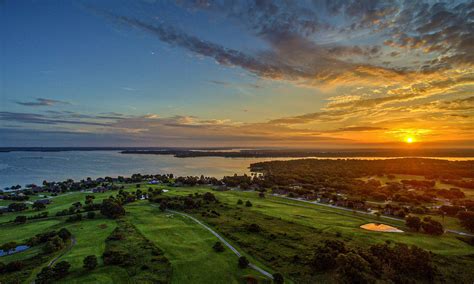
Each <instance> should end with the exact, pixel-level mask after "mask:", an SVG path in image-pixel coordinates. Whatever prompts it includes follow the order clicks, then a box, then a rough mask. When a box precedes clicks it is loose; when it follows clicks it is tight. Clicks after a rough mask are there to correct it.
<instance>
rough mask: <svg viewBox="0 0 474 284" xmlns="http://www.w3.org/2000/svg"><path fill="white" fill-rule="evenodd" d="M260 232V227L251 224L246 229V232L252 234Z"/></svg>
mask: <svg viewBox="0 0 474 284" xmlns="http://www.w3.org/2000/svg"><path fill="white" fill-rule="evenodd" d="M261 230H262V229H261V228H260V226H259V225H258V224H255V223H252V224H250V225H249V226H248V227H247V231H249V232H252V233H258V232H260V231H261Z"/></svg>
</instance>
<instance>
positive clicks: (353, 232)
mask: <svg viewBox="0 0 474 284" xmlns="http://www.w3.org/2000/svg"><path fill="white" fill-rule="evenodd" d="M169 190H170V191H169V192H167V193H166V194H169V195H187V194H189V193H192V192H195V191H196V190H198V191H200V192H205V191H209V189H208V188H184V187H182V188H170V189H169ZM213 193H214V194H215V195H216V196H217V197H218V199H219V200H221V201H222V202H225V203H228V204H232V205H234V204H236V203H237V200H239V199H242V200H243V201H244V202H245V201H246V200H250V201H251V202H252V204H253V207H251V208H250V209H249V210H252V211H255V212H258V213H260V214H263V215H267V216H271V217H276V218H281V219H282V220H285V221H288V222H294V223H297V224H300V225H303V226H308V227H312V228H315V229H318V230H321V231H322V232H327V233H331V234H334V235H335V234H337V233H340V234H342V235H343V236H344V237H345V238H346V239H349V240H351V242H354V243H356V244H357V245H362V246H364V245H371V244H375V243H381V242H384V241H387V240H391V241H396V242H402V243H406V244H412V245H417V246H419V247H421V248H424V249H427V250H430V251H432V252H435V253H438V254H442V255H468V254H473V253H474V248H473V247H472V246H469V245H467V244H466V243H464V242H462V241H460V240H458V239H456V237H455V236H454V235H452V234H445V235H443V236H440V237H438V236H429V235H426V234H422V233H414V232H408V229H407V228H406V227H405V225H404V222H403V221H401V222H398V221H392V220H388V219H377V217H375V216H374V217H372V216H367V215H363V214H357V213H352V212H349V211H344V210H340V209H337V208H329V207H325V206H321V205H317V204H309V203H303V202H299V201H294V200H288V199H284V198H281V197H275V196H270V195H267V196H266V197H265V198H263V199H262V198H259V197H258V195H257V193H256V192H240V191H224V192H213ZM369 222H380V223H384V224H389V225H393V226H396V227H398V228H400V229H402V230H404V231H406V232H405V233H403V234H396V233H381V232H371V231H367V230H364V229H361V228H359V226H360V225H363V224H366V223H369Z"/></svg>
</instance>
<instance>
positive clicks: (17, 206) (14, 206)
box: [8, 203, 28, 212]
mask: <svg viewBox="0 0 474 284" xmlns="http://www.w3.org/2000/svg"><path fill="white" fill-rule="evenodd" d="M27 208H28V206H26V204H25V203H10V204H9V205H8V210H10V211H15V212H19V211H23V210H26V209H27Z"/></svg>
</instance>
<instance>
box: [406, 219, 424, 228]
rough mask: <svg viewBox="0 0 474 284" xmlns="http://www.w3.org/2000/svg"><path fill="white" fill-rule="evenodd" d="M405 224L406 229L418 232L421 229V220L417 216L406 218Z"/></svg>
mask: <svg viewBox="0 0 474 284" xmlns="http://www.w3.org/2000/svg"><path fill="white" fill-rule="evenodd" d="M405 224H406V225H407V227H408V228H410V229H412V230H415V231H419V230H420V228H421V220H420V218H418V217H417V216H407V217H406V219H405Z"/></svg>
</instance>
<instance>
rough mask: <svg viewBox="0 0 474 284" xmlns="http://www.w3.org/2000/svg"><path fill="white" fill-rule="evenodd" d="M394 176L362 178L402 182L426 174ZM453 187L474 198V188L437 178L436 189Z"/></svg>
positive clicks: (384, 182)
mask: <svg viewBox="0 0 474 284" xmlns="http://www.w3.org/2000/svg"><path fill="white" fill-rule="evenodd" d="M393 176H395V178H393V179H389V178H388V177H387V175H384V176H371V177H365V178H361V180H363V181H367V180H369V179H375V180H378V181H380V182H381V183H382V184H386V183H388V182H401V181H402V180H425V177H424V176H417V175H399V174H397V175H393ZM453 187H457V188H460V189H461V191H463V192H464V194H465V195H466V197H467V198H474V189H471V188H464V187H459V186H455V185H452V184H447V183H443V182H441V181H440V180H436V183H435V186H434V188H435V189H450V188H453Z"/></svg>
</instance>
